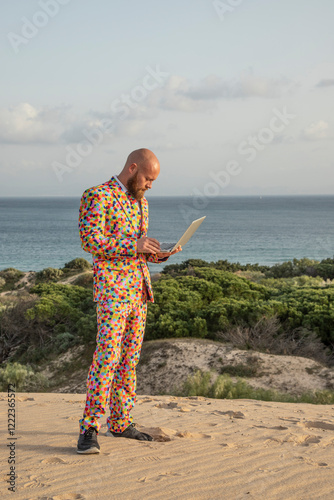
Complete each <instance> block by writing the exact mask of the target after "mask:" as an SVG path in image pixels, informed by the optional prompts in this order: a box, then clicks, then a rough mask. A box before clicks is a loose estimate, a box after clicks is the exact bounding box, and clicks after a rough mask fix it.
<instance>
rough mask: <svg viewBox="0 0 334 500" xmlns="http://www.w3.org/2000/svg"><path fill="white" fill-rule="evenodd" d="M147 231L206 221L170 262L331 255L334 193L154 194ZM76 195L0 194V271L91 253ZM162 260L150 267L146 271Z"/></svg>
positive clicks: (175, 231) (171, 235) (162, 236)
mask: <svg viewBox="0 0 334 500" xmlns="http://www.w3.org/2000/svg"><path fill="white" fill-rule="evenodd" d="M147 199H148V201H149V217H150V222H149V233H148V236H151V237H153V238H156V239H158V240H159V241H170V242H173V241H174V240H175V241H176V240H178V238H179V237H180V236H181V235H182V234H183V232H184V231H185V229H186V228H187V227H188V224H189V223H190V222H191V221H192V220H194V219H197V218H199V217H202V216H203V215H206V219H205V220H204V222H203V223H202V225H201V226H200V228H199V229H198V231H197V233H196V234H195V235H194V236H193V238H192V239H191V240H190V241H189V242H188V243H187V245H186V246H185V247H184V249H183V251H182V252H180V253H179V254H177V255H174V256H172V257H171V258H170V259H169V261H168V264H173V263H180V262H182V261H184V260H187V259H191V258H198V259H203V260H206V261H210V262H211V261H214V262H215V261H217V260H225V259H226V260H228V261H230V262H239V263H240V264H247V263H251V264H255V263H258V264H263V265H269V266H271V265H273V264H275V263H281V262H284V261H288V260H292V259H294V258H297V259H300V258H303V257H307V258H310V259H316V260H322V259H325V258H328V257H330V258H333V257H334V196H262V197H259V196H240V197H237V196H233V197H232V196H231V197H215V198H205V199H204V198H203V200H200V199H195V198H192V197H153V196H147ZM79 204H80V198H79V197H71V198H66V197H59V198H56V197H38V198H32V197H31V198H28V197H26V198H23V197H21V198H9V197H8V198H5V197H3V198H0V250H1V252H0V269H5V268H7V267H14V268H17V269H20V270H22V271H38V270H41V269H44V268H46V267H56V268H60V267H63V266H64V264H65V263H66V262H69V261H70V260H72V259H74V258H76V257H84V258H86V259H87V260H88V261H90V262H92V259H91V255H90V254H89V253H86V252H84V251H83V250H82V248H81V245H80V239H79V233H78V213H79ZM164 265H166V264H159V265H157V264H150V269H151V272H158V271H161V270H162V269H163V267H164Z"/></svg>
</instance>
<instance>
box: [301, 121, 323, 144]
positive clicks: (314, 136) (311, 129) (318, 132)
mask: <svg viewBox="0 0 334 500" xmlns="http://www.w3.org/2000/svg"><path fill="white" fill-rule="evenodd" d="M302 137H303V138H304V139H305V140H307V141H317V140H321V139H328V137H329V125H328V123H327V122H325V121H324V120H319V121H318V122H314V123H311V125H309V126H308V127H306V128H305V129H304V130H303V131H302Z"/></svg>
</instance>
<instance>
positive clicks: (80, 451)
mask: <svg viewBox="0 0 334 500" xmlns="http://www.w3.org/2000/svg"><path fill="white" fill-rule="evenodd" d="M77 453H81V455H92V454H93V453H100V450H99V449H98V448H95V447H94V448H89V449H88V450H77Z"/></svg>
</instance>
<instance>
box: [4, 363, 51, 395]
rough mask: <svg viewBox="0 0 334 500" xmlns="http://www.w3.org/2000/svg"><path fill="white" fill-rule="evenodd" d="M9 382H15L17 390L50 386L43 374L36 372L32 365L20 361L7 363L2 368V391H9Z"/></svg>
mask: <svg viewBox="0 0 334 500" xmlns="http://www.w3.org/2000/svg"><path fill="white" fill-rule="evenodd" d="M8 384H13V385H14V386H15V389H16V390H17V391H20V390H23V389H30V390H31V389H34V388H37V387H40V388H41V387H42V388H46V387H47V386H48V382H47V379H46V378H45V377H44V376H43V375H42V374H40V373H37V374H36V373H34V371H33V370H32V368H31V367H30V366H24V365H21V364H20V363H7V364H6V366H5V367H4V368H0V391H7V387H8Z"/></svg>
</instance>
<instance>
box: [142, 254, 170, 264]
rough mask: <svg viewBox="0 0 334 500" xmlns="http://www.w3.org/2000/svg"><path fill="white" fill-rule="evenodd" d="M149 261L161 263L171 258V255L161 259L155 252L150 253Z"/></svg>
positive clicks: (148, 255)
mask: <svg viewBox="0 0 334 500" xmlns="http://www.w3.org/2000/svg"><path fill="white" fill-rule="evenodd" d="M146 255H147V257H146V259H147V261H148V262H152V263H153V264H160V262H165V261H166V260H168V259H169V257H163V258H162V259H159V258H158V256H157V255H156V254H155V253H148V254H146Z"/></svg>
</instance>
